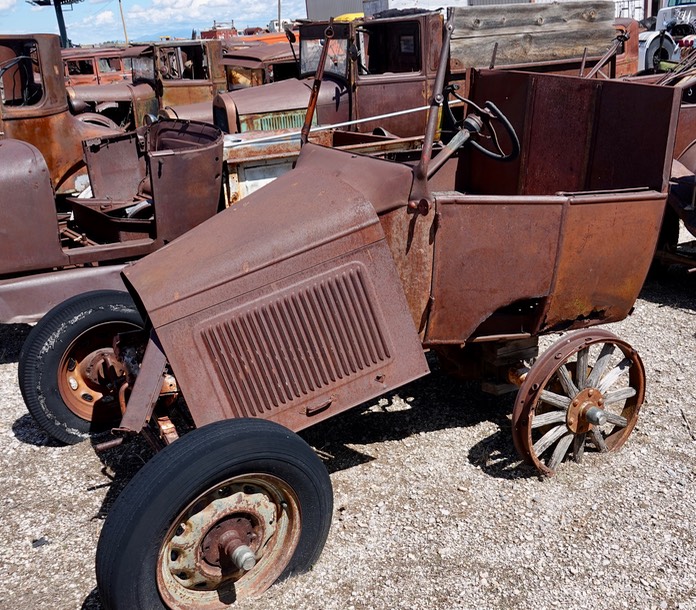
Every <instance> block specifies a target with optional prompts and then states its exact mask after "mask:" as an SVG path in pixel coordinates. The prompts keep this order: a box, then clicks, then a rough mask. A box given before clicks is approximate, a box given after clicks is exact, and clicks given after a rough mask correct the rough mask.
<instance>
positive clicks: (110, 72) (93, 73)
mask: <svg viewBox="0 0 696 610" xmlns="http://www.w3.org/2000/svg"><path fill="white" fill-rule="evenodd" d="M126 53H127V47H95V48H70V49H61V56H62V57H63V64H64V66H65V84H66V85H68V86H73V85H106V84H107V83H119V82H123V81H130V80H131V73H132V70H133V67H132V65H131V58H130V57H124V54H126Z"/></svg>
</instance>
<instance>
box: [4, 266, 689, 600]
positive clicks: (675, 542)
mask: <svg viewBox="0 0 696 610" xmlns="http://www.w3.org/2000/svg"><path fill="white" fill-rule="evenodd" d="M694 295H696V274H694V275H686V274H685V273H684V272H683V271H675V272H674V273H673V274H671V275H670V277H669V278H668V279H667V280H666V281H664V282H663V283H661V284H657V283H648V284H647V285H646V287H645V288H644V290H643V292H642V294H641V298H640V299H639V301H638V302H637V304H636V309H635V312H634V314H633V315H632V316H631V317H630V318H629V319H627V320H625V321H624V322H622V323H619V324H614V325H610V326H609V327H608V328H610V329H611V330H613V331H614V332H616V333H617V334H618V335H619V336H621V337H622V338H624V339H626V340H628V341H629V342H630V343H632V344H633V345H634V347H636V348H637V349H638V351H639V353H640V354H641V355H642V358H643V360H644V362H645V365H646V372H647V378H648V386H647V396H646V402H645V404H644V406H643V409H642V411H641V417H640V419H639V422H638V426H637V428H636V430H635V432H634V433H633V435H632V436H631V438H630V439H629V441H628V443H627V444H626V446H625V447H624V448H623V449H622V450H621V451H620V452H618V453H616V454H612V455H609V456H598V455H589V454H586V456H585V459H584V460H583V463H582V464H580V465H578V464H566V465H564V466H563V467H562V468H561V469H560V470H559V472H558V474H557V475H556V476H555V477H553V478H551V479H544V480H542V479H540V478H539V477H537V476H536V475H535V473H534V472H533V471H531V470H530V469H529V468H528V467H526V466H524V465H520V463H519V460H518V459H517V456H516V455H515V452H514V449H513V446H512V442H511V437H510V413H511V408H512V407H511V404H512V403H511V398H510V397H508V398H493V397H490V396H488V395H484V394H481V393H480V392H479V391H478V390H477V388H476V386H475V385H473V384H464V383H460V382H455V381H453V380H451V379H449V378H447V377H446V376H444V375H443V374H442V373H440V372H439V371H437V370H435V371H434V372H433V374H432V375H430V376H429V377H427V378H425V379H423V380H420V381H419V382H416V383H413V384H410V385H409V386H407V387H405V388H402V390H401V391H399V393H398V394H396V395H393V396H388V397H386V398H384V399H382V400H380V401H379V402H377V403H375V404H372V405H368V406H365V407H360V408H358V409H354V410H353V411H351V412H349V413H347V414H345V415H342V416H339V417H336V418H334V419H332V420H329V421H328V422H326V423H324V424H320V425H319V426H317V427H315V428H313V429H312V430H310V431H308V432H307V433H306V434H305V438H306V439H307V440H308V441H309V442H310V443H311V444H313V445H314V446H315V447H316V448H317V449H319V450H320V453H321V455H322V456H323V457H324V458H325V460H326V465H327V467H328V468H329V470H330V472H331V479H332V482H333V486H334V495H335V511H334V516H333V525H332V529H331V532H330V534H329V539H328V542H327V545H326V548H325V549H324V553H323V555H322V557H321V559H320V561H319V562H318V564H317V565H316V566H315V568H314V570H312V571H311V572H310V573H308V574H305V575H303V576H300V577H296V578H293V579H290V580H289V581H287V582H285V583H282V584H280V585H277V586H275V587H273V588H272V589H271V590H270V591H268V592H267V593H266V594H265V596H264V597H263V598H261V599H259V600H256V601H247V602H243V603H240V604H238V606H237V607H238V608H240V609H244V610H260V609H264V610H269V609H274V608H278V609H280V608H283V609H287V608H298V609H299V608H303V609H304V608H322V609H325V610H329V609H337V610H338V609H340V610H349V609H367V608H369V609H376V610H378V609H387V608H388V609H392V608H432V609H442V610H445V609H447V610H450V609H453V608H472V609H473V608H477V609H478V608H500V609H513V608H520V609H530V608H534V609H535V610H544V609H547V610H550V609H553V608H587V609H593V610H596V609H601V608H632V609H633V608H641V609H643V608H645V609H648V608H655V609H657V608H660V609H662V608H680V609H688V610H690V609H696V571H695V570H694V565H696V544H695V543H696V528H695V527H694V523H693V521H694V515H695V514H696V493H695V492H694V480H695V479H696V471H695V468H696V460H695V458H696V385H695V384H694V383H693V372H694V370H696V366H694V365H695V360H696V337H695V334H694V333H695V332H696V325H695V324H694V321H695V316H696V299H695V298H694ZM27 332H28V327H26V326H8V327H0V397H2V409H1V410H0V435H1V438H2V440H0V468H1V471H2V478H1V479H0V503H1V506H2V519H1V520H0V540H1V541H2V544H1V547H0V565H2V567H3V573H4V578H3V580H4V585H3V586H2V587H0V608H3V609H5V610H11V609H26V608H32V609H35V610H39V609H44V608H45V609H49V608H50V609H51V610H61V609H75V608H83V609H85V610H87V609H90V610H97V609H100V608H101V607H102V606H101V604H100V602H99V596H98V594H97V592H96V590H95V578H94V553H95V548H96V543H97V539H98V536H99V531H100V529H101V526H102V523H103V518H104V516H105V514H106V513H107V512H108V510H109V506H110V505H111V503H112V502H113V499H114V498H115V497H116V495H117V494H118V491H119V490H120V489H121V488H122V487H123V485H125V484H126V483H127V481H128V480H129V479H130V478H131V477H132V476H133V474H134V473H135V471H137V469H138V467H139V466H141V465H142V464H143V463H144V462H145V461H146V460H147V458H148V457H149V452H148V450H147V448H146V447H145V446H144V445H142V444H140V443H138V442H135V443H131V444H130V445H129V446H128V447H126V448H121V449H118V450H111V451H110V452H109V453H107V454H106V455H102V456H97V455H96V454H95V452H94V450H93V448H92V446H91V445H90V444H89V443H82V444H80V445H77V446H71V447H62V446H57V445H56V444H55V443H53V442H51V441H50V440H49V439H48V438H47V437H46V436H45V435H44V434H43V433H42V432H41V431H40V430H39V429H38V428H37V427H36V426H35V425H34V424H33V421H32V420H31V418H30V417H29V415H28V414H27V413H26V410H25V407H24V405H23V402H22V398H21V395H20V392H19V388H18V386H17V382H16V371H17V356H18V353H19V349H20V347H21V342H22V340H23V339H24V337H26V334H27Z"/></svg>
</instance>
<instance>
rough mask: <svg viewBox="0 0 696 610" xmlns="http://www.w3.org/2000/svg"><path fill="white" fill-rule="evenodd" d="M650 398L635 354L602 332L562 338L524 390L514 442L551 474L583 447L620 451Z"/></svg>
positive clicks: (540, 362)
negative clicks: (646, 392)
mask: <svg viewBox="0 0 696 610" xmlns="http://www.w3.org/2000/svg"><path fill="white" fill-rule="evenodd" d="M644 395H645V370H644V368H643V363H642V361H641V359H640V357H639V356H638V353H637V352H636V351H635V350H634V349H633V348H632V347H631V346H630V345H629V344H628V343H626V342H624V341H621V340H620V339H619V338H618V337H616V336H615V335H613V334H612V333H610V332H608V331H604V330H585V331H580V332H578V333H575V334H574V335H573V336H569V337H567V338H564V339H562V340H561V341H558V342H556V343H555V344H554V345H553V346H551V347H550V348H549V349H548V350H547V352H546V353H544V354H543V355H542V357H541V358H539V359H538V360H537V361H536V362H535V363H534V365H533V366H532V368H531V369H530V371H529V373H527V377H526V379H525V381H524V383H523V385H522V387H521V388H520V391H519V394H518V399H517V401H516V404H515V408H514V411H513V440H514V442H515V447H516V448H517V450H518V452H519V453H520V455H521V456H522V457H523V458H524V459H526V460H527V461H529V462H531V463H532V464H534V466H536V468H537V469H538V470H539V471H540V472H542V473H544V474H547V475H552V474H553V473H554V472H555V471H556V469H557V468H558V467H559V465H560V464H561V463H562V462H563V461H564V460H566V459H568V458H570V459H572V460H574V461H576V462H580V461H581V460H582V457H583V455H584V452H585V450H586V449H590V450H594V451H598V452H600V453H605V452H609V451H616V450H618V449H619V448H620V447H621V446H622V445H623V444H624V443H625V442H626V439H627V438H628V437H629V436H630V434H631V432H632V431H633V428H634V427H635V424H636V421H637V418H638V411H639V410H640V406H641V405H642V403H643V398H644Z"/></svg>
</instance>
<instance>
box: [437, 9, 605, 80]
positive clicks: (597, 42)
mask: <svg viewBox="0 0 696 610" xmlns="http://www.w3.org/2000/svg"><path fill="white" fill-rule="evenodd" d="M454 11H455V21H454V32H453V34H452V41H451V43H450V63H451V67H452V70H454V71H457V70H461V69H463V68H474V67H487V66H489V65H490V63H491V59H492V57H493V50H494V47H495V43H496V42H497V43H498V50H497V52H496V60H495V65H496V66H505V65H513V64H524V63H531V62H541V61H553V60H561V59H570V58H574V57H577V58H581V57H582V55H583V52H584V50H585V49H587V53H588V56H590V57H592V56H594V57H597V56H601V55H604V53H605V52H606V51H607V49H608V48H609V47H610V46H611V43H612V41H613V40H614V38H615V37H616V30H615V28H614V25H613V21H614V2H613V1H612V0H594V1H591V2H582V1H576V0H567V1H561V2H553V3H551V4H507V5H497V6H496V5H493V6H476V7H474V6H472V7H461V8H455V9H454Z"/></svg>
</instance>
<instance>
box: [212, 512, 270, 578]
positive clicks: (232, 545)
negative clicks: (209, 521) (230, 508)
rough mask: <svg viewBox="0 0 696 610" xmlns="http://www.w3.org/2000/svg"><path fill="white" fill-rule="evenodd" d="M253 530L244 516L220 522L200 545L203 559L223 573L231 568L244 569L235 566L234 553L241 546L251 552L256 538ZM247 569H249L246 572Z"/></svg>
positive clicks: (249, 521) (250, 523)
mask: <svg viewBox="0 0 696 610" xmlns="http://www.w3.org/2000/svg"><path fill="white" fill-rule="evenodd" d="M254 529H255V528H254V526H253V525H252V522H251V520H250V519H248V518H247V517H246V516H233V517H230V518H229V519H225V520H223V521H220V522H219V523H218V524H217V525H214V526H213V527H212V528H211V529H210V531H209V532H208V534H207V535H206V537H205V538H204V539H203V542H202V543H201V549H202V551H203V555H202V556H203V559H205V561H207V562H208V563H209V564H210V565H211V566H216V567H219V568H221V570H222V571H223V572H225V571H230V569H231V568H233V566H234V568H236V569H244V568H243V566H239V565H236V562H235V560H234V558H235V551H236V550H237V549H238V548H240V547H243V546H245V547H247V548H249V549H250V550H251V547H252V545H253V542H254V540H255V539H256V538H257V537H258V535H257V534H256V532H255V531H254ZM251 552H252V553H253V551H251ZM251 567H253V566H251ZM248 569H250V568H247V569H246V570H248ZM246 570H245V571H246Z"/></svg>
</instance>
